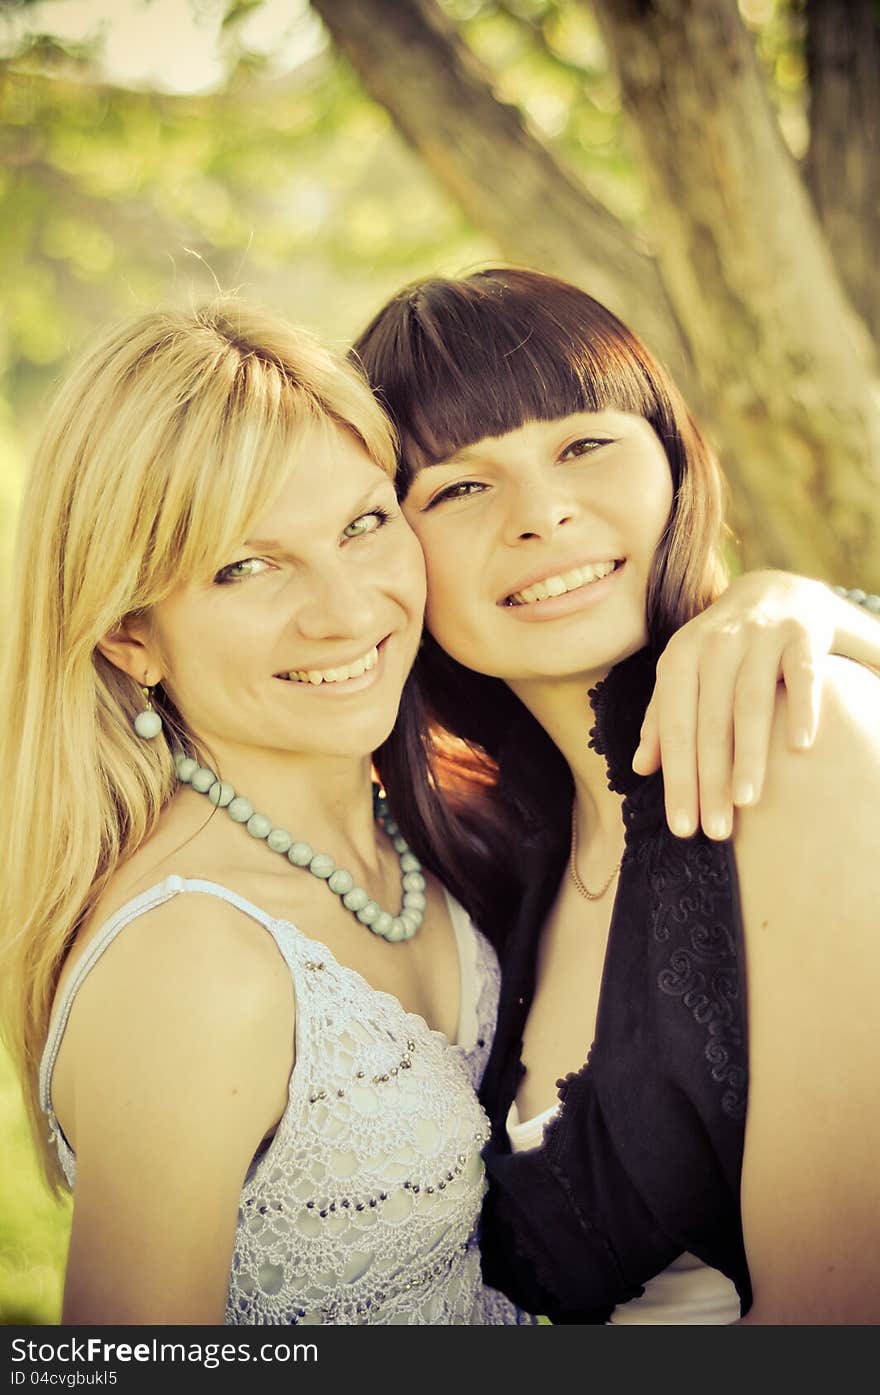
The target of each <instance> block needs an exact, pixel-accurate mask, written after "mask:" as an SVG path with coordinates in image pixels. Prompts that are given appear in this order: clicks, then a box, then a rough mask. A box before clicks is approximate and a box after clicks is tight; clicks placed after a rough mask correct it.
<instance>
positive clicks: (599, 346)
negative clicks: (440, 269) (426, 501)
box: [352, 270, 677, 496]
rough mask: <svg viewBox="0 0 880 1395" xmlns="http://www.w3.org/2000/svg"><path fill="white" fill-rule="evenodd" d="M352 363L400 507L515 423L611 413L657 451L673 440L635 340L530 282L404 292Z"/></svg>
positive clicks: (500, 277)
mask: <svg viewBox="0 0 880 1395" xmlns="http://www.w3.org/2000/svg"><path fill="white" fill-rule="evenodd" d="M352 354H353V356H354V357H355V358H356V359H357V360H359V361H360V363H361V364H362V366H363V368H364V371H365V372H366V374H367V376H368V378H369V380H370V382H371V383H372V384H373V386H374V388H375V389H376V391H377V393H378V395H379V398H380V400H381V401H382V403H383V405H384V406H385V408H386V410H387V411H388V412H389V414H390V415H391V418H392V420H393V422H394V425H395V426H396V428H397V432H398V436H399V441H400V462H399V469H398V493H399V494H400V495H401V496H403V495H405V494H406V492H407V490H408V489H409V486H410V484H411V482H412V479H413V476H414V475H415V474H416V473H417V472H418V471H419V470H420V469H421V468H422V467H423V466H425V465H435V464H437V463H438V462H439V461H441V460H445V459H447V458H448V457H449V456H451V455H454V454H455V453H456V452H457V451H459V450H461V449H463V448H464V447H465V446H470V445H473V444H474V442H476V441H479V440H482V439H483V437H486V436H503V435H505V434H506V433H507V432H508V431H514V430H516V429H517V428H518V427H520V426H523V425H524V424H525V423H526V422H527V421H551V420H554V419H555V418H557V417H565V416H570V415H572V414H573V413H576V412H596V411H601V410H603V409H604V408H614V409H616V410H618V411H624V412H632V413H635V414H637V415H639V416H642V417H645V418H646V419H647V420H648V421H649V422H650V423H651V425H652V426H653V427H654V429H655V431H656V432H657V434H658V436H659V437H660V439H661V440H662V441H664V442H670V443H671V442H672V441H674V440H675V437H676V435H677V432H676V430H675V414H674V411H673V407H672V403H671V401H670V398H669V395H668V393H667V391H666V389H665V385H664V383H663V382H662V380H661V379H660V378H658V375H657V374H656V372H655V371H654V366H653V363H652V361H651V359H650V358H649V356H648V354H647V353H646V351H645V349H644V348H643V347H642V345H641V343H640V341H639V340H638V339H637V338H636V337H635V336H634V335H633V334H632V333H631V332H630V331H629V330H628V329H627V328H626V326H625V325H623V324H622V323H621V322H620V320H618V319H617V318H616V317H615V316H614V315H612V314H611V312H610V311H608V310H606V309H605V308H604V306H602V305H600V304H599V303H598V302H597V301H595V300H593V299H592V297H591V296H588V295H587V294H585V292H583V291H580V290H578V289H577V287H575V286H571V285H568V284H566V283H565V282H562V281H557V280H556V279H555V278H553V277H549V276H544V275H542V274H541V273H538V272H531V271H517V270H488V271H482V272H477V273H476V274H474V275H472V276H470V277H468V278H467V279H465V280H461V281H453V280H443V279H436V280H428V281H424V282H421V283H419V284H417V285H415V286H412V287H409V288H407V289H405V290H404V291H403V292H401V294H400V295H399V296H397V297H396V298H395V299H394V300H393V301H391V302H390V303H389V304H388V305H387V306H385V308H384V309H383V310H381V311H380V312H379V314H378V315H377V316H376V317H375V319H374V320H373V321H372V323H371V324H370V325H368V327H367V329H366V330H365V331H364V332H363V334H362V335H361V336H360V338H359V339H358V340H357V341H356V343H355V345H354V347H353V350H352ZM671 454H673V455H674V454H675V452H674V450H673V452H671ZM670 463H671V464H672V466H673V473H674V474H675V473H676V468H675V467H676V464H677V462H676V461H674V460H671V461H670ZM676 483H677V480H676Z"/></svg>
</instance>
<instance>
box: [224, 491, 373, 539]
mask: <svg viewBox="0 0 880 1395" xmlns="http://www.w3.org/2000/svg"><path fill="white" fill-rule="evenodd" d="M384 480H387V481H388V483H389V484H391V485H392V486H393V483H394V481H393V480H392V479H391V477H390V475H383V481H384ZM383 481H380V480H376V483H375V484H371V485H370V486H369V488H367V489H365V490H364V492H363V494H362V495H361V496H360V498H359V499H358V501H357V503H356V504H355V506H354V509H353V511H352V520H354V519H355V518H359V517H360V515H361V514H362V513H368V512H369V510H368V509H367V507H366V505H367V504H368V503H369V502H370V500H371V499H372V498H373V497H374V495H375V493H376V490H377V489H378V488H379V486H380V484H381V483H382V482H383ZM242 546H243V547H253V548H256V549H257V551H260V552H273V551H275V552H284V550H285V545H284V543H282V542H279V540H278V539H277V538H245V540H244V542H243V544H242Z"/></svg>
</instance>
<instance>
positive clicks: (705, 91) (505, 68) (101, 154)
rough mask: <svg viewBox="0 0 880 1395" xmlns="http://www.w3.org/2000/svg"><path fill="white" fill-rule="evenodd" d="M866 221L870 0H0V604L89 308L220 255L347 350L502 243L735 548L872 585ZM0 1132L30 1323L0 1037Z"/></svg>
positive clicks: (22, 1156)
mask: <svg viewBox="0 0 880 1395" xmlns="http://www.w3.org/2000/svg"><path fill="white" fill-rule="evenodd" d="M878 246H880V7H878V6H877V4H876V3H875V0H848V2H847V0H665V3H664V4H662V5H657V4H656V3H645V0H593V2H592V3H587V2H586V0H583V3H581V2H580V0H507V3H497V2H495V0H313V3H312V4H309V3H308V2H307V0H30V3H28V0H0V566H2V568H3V575H4V581H5V584H4V586H3V587H2V588H0V627H2V622H3V611H4V607H5V605H6V601H5V599H4V598H5V597H7V596H8V595H9V594H10V588H11V587H14V585H15V574H14V567H13V564H12V538H13V533H14V522H15V514H16V508H17V501H18V498H19V495H20V490H21V485H22V480H23V478H24V475H25V472H26V466H27V459H28V455H29V452H30V450H31V449H32V446H33V442H34V440H35V437H36V434H37V433H38V431H39V428H40V424H41V422H42V419H43V416H44V414H45V412H46V410H47V406H48V404H49V401H50V399H51V392H52V388H53V385H54V384H55V383H56V382H57V380H58V379H59V377H60V376H61V375H62V374H63V372H64V370H65V367H66V365H67V363H68V361H69V359H70V356H71V354H73V353H75V352H76V351H77V350H78V349H79V348H80V346H81V345H83V344H84V343H85V342H86V341H88V339H89V338H90V337H91V336H93V335H94V334H95V332H96V331H97V330H99V329H100V328H101V327H102V326H104V325H105V324H107V323H108V322H110V321H112V320H114V319H115V318H118V317H120V316H122V315H126V314H130V313H133V312H136V311H137V310H138V309H140V308H146V307H149V306H152V305H154V304H156V303H157V302H167V301H172V302H178V303H179V302H183V303H189V302H191V301H192V300H193V299H200V298H202V297H205V296H208V295H210V294H211V293H212V291H213V290H214V289H215V288H216V286H217V285H219V286H221V287H222V288H223V289H224V290H226V289H237V290H239V291H241V292H242V293H243V294H245V295H247V296H249V297H251V298H254V299H257V300H260V301H264V302H266V303H267V304H269V305H271V306H273V307H274V308H275V309H277V310H279V311H281V312H283V313H285V314H287V315H289V316H290V317H291V318H292V319H294V320H296V321H298V322H300V323H303V324H306V325H308V326H310V327H311V328H313V329H315V330H316V331H317V332H318V333H319V334H320V335H321V336H322V337H323V338H324V339H325V340H327V341H328V342H330V343H332V344H333V345H334V346H336V347H337V348H344V347H345V346H346V344H347V343H348V342H349V341H350V339H351V338H352V337H353V336H354V335H355V334H356V333H357V332H358V330H359V329H360V328H361V326H362V325H363V324H364V323H365V322H366V321H367V319H368V318H369V317H370V315H371V314H372V313H373V312H374V311H375V310H376V309H378V308H379V306H380V305H381V304H382V303H383V301H384V300H385V299H386V298H387V297H388V296H389V295H390V294H391V293H392V292H393V291H395V290H396V289H397V288H398V287H399V286H401V285H402V284H404V283H405V282H407V281H409V280H412V279H414V278H416V277H419V276H422V275H425V274H430V273H440V274H454V273H457V272H461V271H467V270H471V269H473V268H475V267H476V266H479V265H485V264H487V263H491V262H492V261H497V260H505V261H515V262H519V263H522V264H527V265H531V266H535V267H538V268H540V269H541V270H545V271H548V272H553V273H556V274H559V275H562V276H565V277H567V278H569V279H571V280H574V281H576V282H578V283H579V284H580V285H582V286H583V287H584V288H585V289H587V290H589V291H590V292H591V293H593V294H595V295H596V296H598V298H599V299H601V300H603V301H605V302H606V303H607V304H608V305H610V306H611V308H612V309H614V310H615V311H616V312H617V313H618V314H620V315H621V316H622V317H623V318H624V319H625V320H627V321H628V322H629V323H630V324H632V326H633V327H634V328H636V329H637V330H638V331H639V332H640V333H642V335H643V336H644V337H645V339H646V340H647V341H648V343H649V345H650V346H651V347H652V348H653V349H654V351H655V352H656V353H657V354H658V355H659V356H660V357H661V358H662V359H663V360H664V361H665V362H666V363H667V365H668V366H669V367H670V368H671V369H672V371H673V373H674V374H675V376H676V377H677V378H678V380H679V382H680V383H681V385H682V387H683V388H684V390H685V393H686V395H687V396H688V399H689V400H690V401H691V403H692V405H693V406H694V408H695V410H696V413H697V415H698V417H699V419H700V421H701V424H702V425H703V426H704V427H705V429H706V430H707V431H708V433H709V435H710V437H711V438H712V440H713V442H714V444H715V446H716V448H717V449H718V451H719V453H720V455H721V458H722V461H723V464H724V466H725V470H726V473H727V476H728V479H729V481H730V486H731V510H732V519H733V523H734V527H735V531H736V534H737V536H738V541H739V548H738V550H739V562H740V563H741V564H742V565H750V566H753V565H774V566H783V567H788V568H790V569H793V570H799V571H803V572H805V573H808V574H811V575H814V576H819V577H823V578H824V579H825V580H827V581H830V582H832V583H836V584H843V585H850V586H856V585H860V586H863V587H865V589H871V590H875V591H877V590H880V547H878V542H880V491H878V487H877V486H878V480H880V465H878V461H880V394H878V377H877V348H876V344H877V338H878V335H880V278H878V277H877V274H876V258H877V248H878ZM0 641H2V628H0ZM0 1137H2V1154H0V1159H2V1161H0V1322H4V1323H7V1324H8V1323H47V1322H54V1321H57V1318H58V1313H59V1310H60V1292H61V1272H62V1267H63V1258H64V1251H65V1245H66V1237H67V1230H68V1225H69V1211H68V1208H65V1207H63V1206H62V1207H59V1206H56V1205H55V1203H53V1202H51V1201H50V1200H49V1199H48V1197H47V1196H46V1194H45V1192H44V1191H43V1189H42V1186H41V1183H40V1181H39V1179H38V1176H37V1173H36V1170H35V1167H34V1165H33V1163H32V1160H31V1152H30V1145H29V1142H28V1139H27V1136H26V1131H25V1125H24V1122H23V1116H22V1113H21V1108H20V1103H19V1097H18V1087H17V1084H16V1082H15V1080H14V1076H13V1073H12V1070H11V1067H10V1066H9V1064H8V1062H7V1061H6V1059H5V1057H3V1056H2V1055H0Z"/></svg>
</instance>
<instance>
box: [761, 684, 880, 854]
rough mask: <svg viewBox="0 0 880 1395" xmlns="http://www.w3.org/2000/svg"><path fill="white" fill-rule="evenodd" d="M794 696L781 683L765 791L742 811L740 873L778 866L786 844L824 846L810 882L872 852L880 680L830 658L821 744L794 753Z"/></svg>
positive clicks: (879, 776)
mask: <svg viewBox="0 0 880 1395" xmlns="http://www.w3.org/2000/svg"><path fill="white" fill-rule="evenodd" d="M786 703H787V697H786V693H785V689H784V688H780V689H779V693H778V697H777V702H776V713H775V718H774V723H773V731H772V736H771V743H770V750H769V754H768V763H767V778H766V784H765V789H764V795H763V797H762V799H761V801H760V803H759V804H757V805H755V806H754V807H753V808H749V809H743V810H741V811H740V812H739V814H738V816H737V823H736V829H735V846H736V856H737V863H738V865H739V867H740V871H741V873H744V874H745V875H748V873H749V871H750V870H752V869H754V870H755V871H756V872H759V871H760V870H761V869H762V868H772V867H773V865H774V864H775V865H777V866H778V859H779V854H780V852H781V851H782V850H784V849H790V850H791V851H792V853H794V850H795V849H796V848H798V847H799V848H800V849H801V851H802V853H803V854H808V853H810V852H813V853H815V852H819V853H821V854H822V855H821V857H820V859H819V861H818V862H815V861H814V862H813V863H812V864H811V874H812V875H811V881H815V879H816V878H817V877H818V878H822V877H823V876H825V875H826V874H827V875H830V874H831V873H832V871H833V868H832V863H833V862H835V861H838V862H839V860H840V859H842V862H843V865H845V864H846V863H847V862H848V861H850V860H851V859H854V858H858V857H859V856H861V855H867V854H868V851H869V849H870V848H871V847H872V846H873V844H874V842H875V838H874V833H875V830H874V829H873V824H874V822H875V820H876V810H877V807H878V799H880V678H878V677H877V676H876V675H875V674H873V673H872V672H870V671H869V670H867V669H866V668H864V667H862V666H861V665H859V664H855V663H851V662H849V661H848V660H846V659H841V658H836V657H830V658H828V659H826V660H825V674H824V682H823V693H822V709H821V718H820V722H819V730H818V734H817V738H816V742H815V745H814V747H813V748H812V749H811V750H810V751H807V752H801V751H793V750H792V749H791V748H790V747H789V745H788V741H787V736H786V724H785V715H786V712H785V708H786Z"/></svg>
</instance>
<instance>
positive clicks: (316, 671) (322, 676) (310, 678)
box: [275, 644, 379, 687]
mask: <svg viewBox="0 0 880 1395" xmlns="http://www.w3.org/2000/svg"><path fill="white" fill-rule="evenodd" d="M378 662H379V646H378V645H377V644H374V645H373V647H372V649H368V650H367V652H366V653H365V654H361V655H360V656H359V657H358V658H356V659H354V660H352V662H351V663H347V664H339V665H337V666H336V667H335V668H309V669H291V670H290V671H289V672H288V673H276V675H275V677H276V678H281V679H283V680H284V681H285V682H288V683H310V684H312V685H313V686H314V687H319V686H320V685H321V684H322V683H345V682H347V681H348V680H349V679H351V678H360V676H361V674H363V673H368V672H369V670H370V669H371V668H375V667H376V664H377V663H378Z"/></svg>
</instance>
